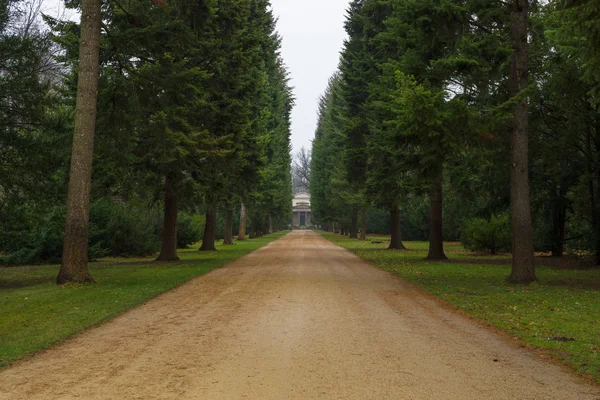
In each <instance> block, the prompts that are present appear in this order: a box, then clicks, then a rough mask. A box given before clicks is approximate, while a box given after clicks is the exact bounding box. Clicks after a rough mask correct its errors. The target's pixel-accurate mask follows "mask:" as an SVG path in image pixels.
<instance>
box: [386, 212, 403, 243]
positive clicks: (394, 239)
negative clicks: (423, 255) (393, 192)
mask: <svg viewBox="0 0 600 400" xmlns="http://www.w3.org/2000/svg"><path fill="white" fill-rule="evenodd" d="M390 235H391V240H390V246H389V247H388V249H396V250H406V247H404V243H402V231H401V229H400V208H398V206H392V207H391V208H390Z"/></svg>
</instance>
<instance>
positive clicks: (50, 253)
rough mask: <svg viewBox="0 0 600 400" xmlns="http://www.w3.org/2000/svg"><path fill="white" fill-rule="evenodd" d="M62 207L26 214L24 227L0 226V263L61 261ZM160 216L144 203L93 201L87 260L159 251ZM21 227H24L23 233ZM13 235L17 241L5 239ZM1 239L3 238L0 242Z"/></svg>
mask: <svg viewBox="0 0 600 400" xmlns="http://www.w3.org/2000/svg"><path fill="white" fill-rule="evenodd" d="M65 214H66V209H65V207H55V208H53V209H50V210H49V211H47V212H46V215H44V216H42V217H40V216H38V215H35V214H33V213H31V212H30V213H26V215H23V217H22V220H24V221H27V224H21V223H19V224H16V223H15V224H13V225H12V226H4V227H3V228H4V229H3V230H2V232H0V233H1V234H0V239H2V240H0V245H2V248H1V249H0V252H4V253H7V254H8V255H7V256H5V257H4V258H2V259H0V264H37V263H41V262H49V263H57V262H60V259H61V258H62V250H63V238H64V224H65ZM161 221H162V216H161V213H160V210H158V209H152V208H151V209H148V207H147V205H146V204H141V203H140V204H136V203H131V204H127V203H121V202H118V201H115V200H113V199H110V198H103V199H100V200H97V201H95V202H94V203H93V204H92V205H91V207H90V225H89V247H88V257H89V258H90V259H91V260H93V259H95V258H99V257H105V256H113V257H134V256H148V255H152V254H154V253H156V252H157V251H158V250H159V248H160V236H159V235H160V228H161ZM23 227H28V229H27V230H26V231H25V230H24V229H23ZM11 232H15V234H16V236H17V237H18V240H17V239H15V240H13V241H11V242H9V241H8V240H7V239H6V238H8V237H10V233H11ZM3 238H4V239H3Z"/></svg>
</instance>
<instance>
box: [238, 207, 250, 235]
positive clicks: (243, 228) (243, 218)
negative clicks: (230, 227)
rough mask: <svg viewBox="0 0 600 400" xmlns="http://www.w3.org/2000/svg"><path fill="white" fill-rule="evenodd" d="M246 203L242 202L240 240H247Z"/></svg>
mask: <svg viewBox="0 0 600 400" xmlns="http://www.w3.org/2000/svg"><path fill="white" fill-rule="evenodd" d="M247 215H248V213H247V211H246V205H245V204H244V203H242V209H241V211H240V230H239V232H238V238H237V240H238V241H241V240H246V218H247Z"/></svg>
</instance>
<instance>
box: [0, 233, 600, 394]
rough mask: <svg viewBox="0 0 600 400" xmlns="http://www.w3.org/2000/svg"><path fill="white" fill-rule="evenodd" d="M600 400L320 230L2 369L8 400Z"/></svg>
mask: <svg viewBox="0 0 600 400" xmlns="http://www.w3.org/2000/svg"><path fill="white" fill-rule="evenodd" d="M76 398H84V399H261V400H262V399H277V400H279V399H317V398H323V399H337V398H343V399H461V400H469V399H478V400H479V399H484V398H485V399H503V400H506V399H561V400H568V399H578V400H582V399H599V398H600V388H599V387H598V386H594V385H592V384H590V383H588V382H587V381H585V380H583V379H582V378H580V377H577V376H575V375H573V374H572V373H570V372H569V371H568V370H566V369H565V368H564V367H562V366H560V365H558V364H556V363H553V362H551V361H550V360H549V359H548V357H547V356H545V355H544V354H541V353H540V352H536V351H532V350H530V349H526V348H523V347H522V346H519V344H518V342H517V341H515V340H513V339H512V338H511V337H509V336H507V335H503V334H501V333H498V332H496V331H494V330H491V329H490V328H488V327H486V326H485V325H483V324H481V323H480V322H478V321H476V320H474V319H472V318H470V317H468V316H465V315H463V314H461V313H459V312H456V311H454V310H453V309H452V308H450V307H448V306H446V305H444V303H442V302H440V301H439V300H437V299H435V298H434V297H432V296H430V295H428V294H426V293H424V292H423V291H422V290H420V289H418V288H416V287H415V286H413V285H412V284H409V283H406V282H405V281H403V280H402V279H400V278H399V277H397V276H395V275H392V274H390V273H389V272H386V271H383V270H381V269H378V268H375V267H373V266H371V265H370V264H367V263H366V262H364V261H362V260H360V259H359V258H358V257H356V256H354V255H353V254H351V253H350V252H348V251H346V250H344V249H342V248H340V247H337V246H335V245H334V244H332V243H331V242H329V241H327V240H325V239H323V238H322V237H320V236H318V235H317V234H315V233H313V232H293V233H291V234H289V235H287V236H285V237H284V238H282V239H280V240H278V241H276V242H274V243H271V244H269V245H268V246H266V247H264V248H262V249H261V250H258V251H256V252H254V253H252V254H250V255H248V256H246V257H243V258H241V259H238V260H237V261H234V262H232V263H230V264H228V265H226V266H224V267H223V268H219V269H216V270H214V271H212V272H210V273H208V274H206V275H204V276H202V277H200V278H197V279H194V280H192V281H190V282H188V283H187V284H184V285H182V286H180V287H178V288H177V289H175V290H172V291H170V292H168V293H166V294H164V295H162V296H160V297H158V298H156V299H154V300H151V301H149V302H147V303H145V304H144V305H142V306H140V307H137V308H135V309H133V310H131V311H128V312H126V313H124V314H122V315H121V316H119V317H117V318H115V319H113V320H111V321H110V322H108V323H106V324H104V325H102V326H99V327H97V328H93V329H90V330H88V331H86V332H84V333H83V334H80V335H77V336H75V337H73V338H71V339H69V340H68V341H66V342H65V343H63V344H62V345H60V346H57V347H55V348H53V349H51V350H47V351H45V352H43V353H41V354H38V355H37V356H35V357H33V358H31V359H29V360H23V361H20V362H17V363H16V364H15V365H13V366H11V367H9V368H7V369H5V370H3V371H1V372H0V399H12V400H19V399H45V400H46V399H76Z"/></svg>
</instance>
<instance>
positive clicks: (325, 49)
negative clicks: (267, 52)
mask: <svg viewBox="0 0 600 400" xmlns="http://www.w3.org/2000/svg"><path fill="white" fill-rule="evenodd" d="M271 3H272V4H273V13H274V14H275V16H276V17H278V18H279V21H278V24H277V30H278V31H279V34H280V35H281V36H282V37H283V49H282V55H283V58H284V60H285V63H286V64H287V66H288V69H289V71H290V74H291V78H292V85H293V86H294V95H295V96H296V106H295V108H294V112H293V114H292V144H293V146H294V153H295V152H297V151H298V150H300V148H301V147H302V146H304V147H306V148H310V146H311V140H312V139H313V137H314V133H315V129H316V125H317V105H318V98H319V95H321V93H323V91H324V90H325V87H326V86H327V81H328V79H329V77H330V76H331V75H332V74H333V73H334V72H335V70H336V68H337V66H338V61H339V54H340V50H341V49H342V45H343V43H344V38H345V37H346V33H345V31H344V20H345V15H346V8H347V6H348V3H349V0H303V1H298V0H271Z"/></svg>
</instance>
